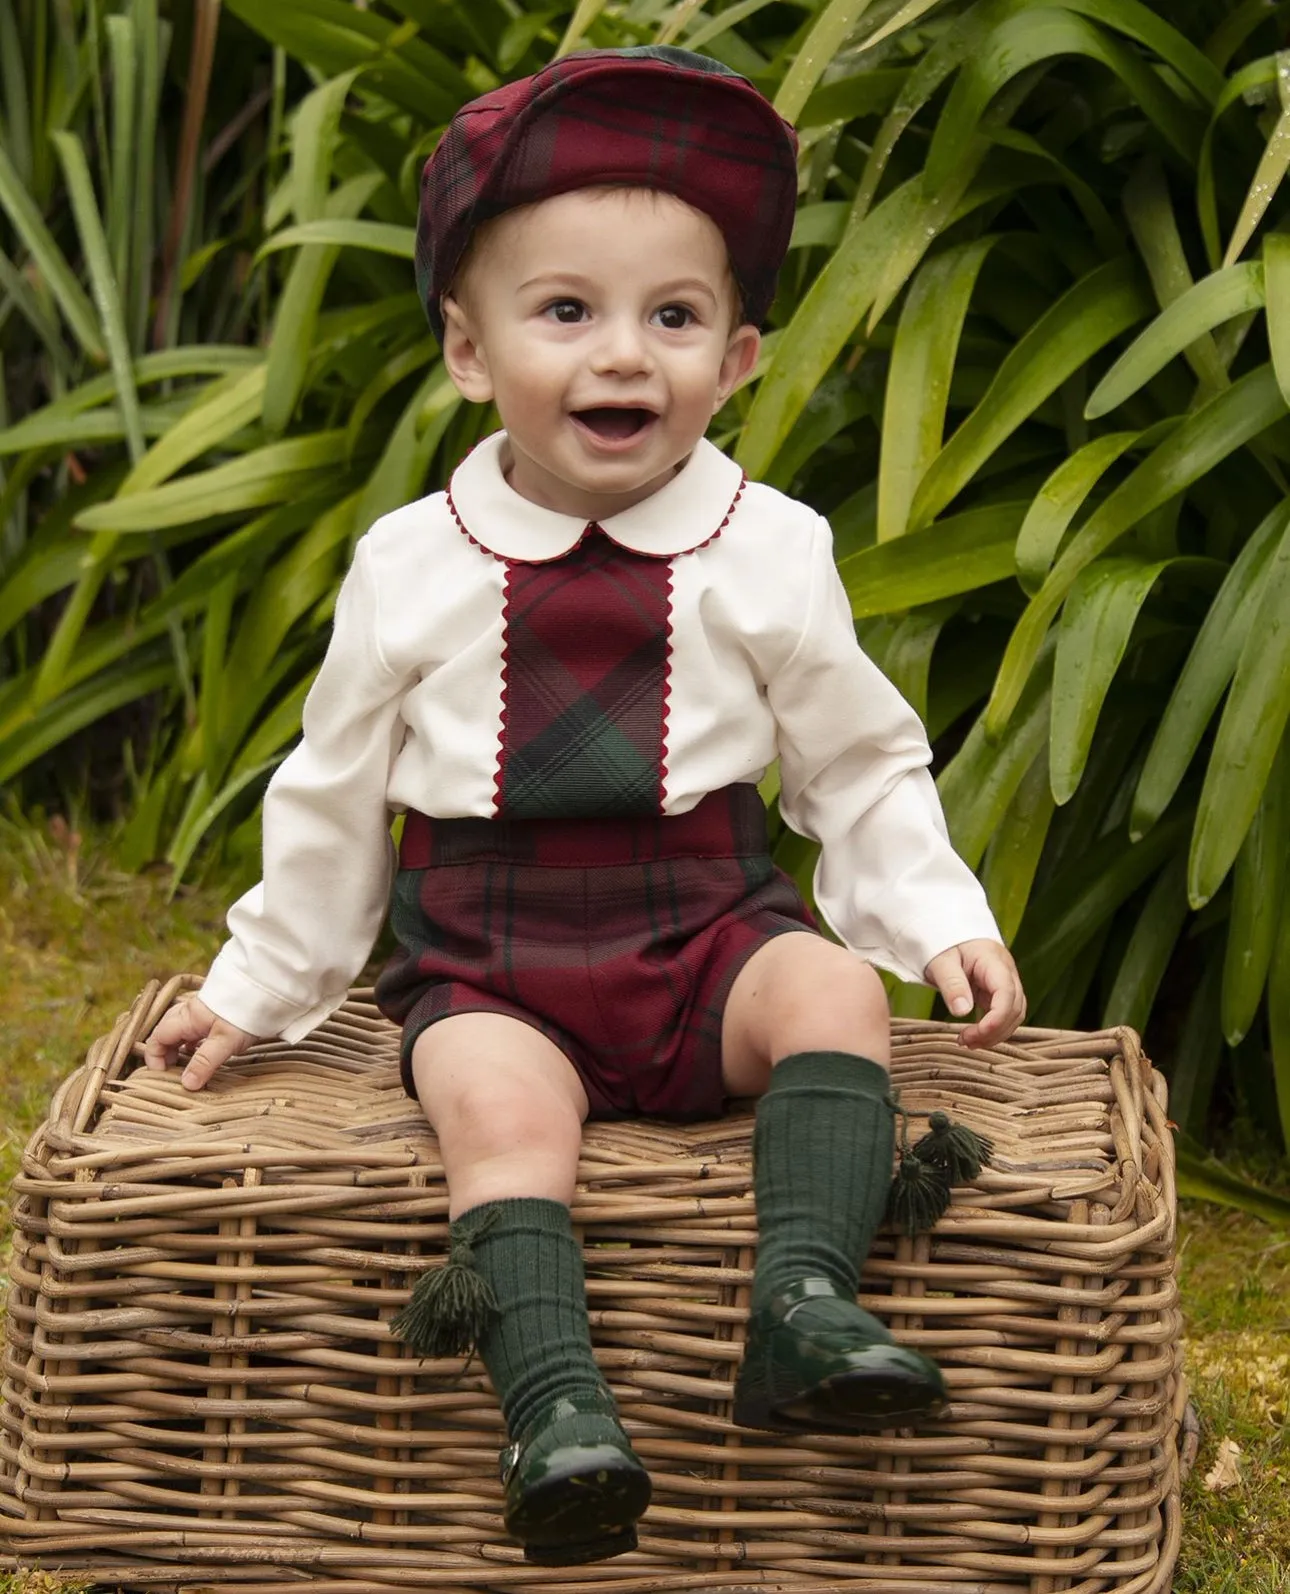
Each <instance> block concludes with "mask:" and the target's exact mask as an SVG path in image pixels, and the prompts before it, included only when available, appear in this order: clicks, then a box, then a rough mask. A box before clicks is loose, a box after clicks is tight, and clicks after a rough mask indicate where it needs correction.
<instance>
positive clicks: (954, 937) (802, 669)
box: [767, 520, 1024, 1044]
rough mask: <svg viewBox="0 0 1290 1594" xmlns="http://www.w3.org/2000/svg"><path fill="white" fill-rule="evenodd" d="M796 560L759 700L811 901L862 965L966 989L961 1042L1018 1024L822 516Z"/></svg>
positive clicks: (985, 925)
mask: <svg viewBox="0 0 1290 1594" xmlns="http://www.w3.org/2000/svg"><path fill="white" fill-rule="evenodd" d="M805 557H806V558H808V559H809V560H810V563H811V589H810V594H809V597H808V598H807V599H806V601H805V605H804V611H803V614H802V618H801V622H800V632H799V640H798V643H797V646H796V648H795V649H794V651H793V653H792V654H791V656H790V657H789V658H788V659H787V660H786V661H785V663H784V664H783V665H782V666H780V667H779V668H778V669H777V670H776V671H775V672H774V674H773V675H772V677H771V679H769V680H768V682H767V697H768V700H769V702H770V706H771V708H772V711H773V712H774V714H775V718H776V721H777V724H778V742H779V753H780V777H781V792H780V811H781V813H782V814H783V817H784V819H785V821H786V822H787V823H788V824H789V825H790V826H791V827H792V828H793V829H794V830H796V831H797V832H798V833H799V834H800V835H804V836H807V837H810V838H811V839H813V840H816V841H818V842H819V843H820V844H821V854H820V861H819V864H818V866H817V868H816V875H815V898H816V904H817V906H818V908H819V910H820V913H821V915H822V917H823V918H824V920H825V922H826V923H827V924H828V925H829V927H830V928H831V929H832V930H834V932H835V933H836V934H837V935H838V937H839V939H840V940H842V941H843V942H844V944H845V945H847V946H849V947H851V948H852V949H853V950H854V951H856V952H858V953H859V954H860V955H861V956H862V957H864V958H865V959H867V960H868V961H869V962H871V963H874V964H876V965H877V966H878V967H880V968H885V969H888V970H890V971H891V972H892V973H894V974H895V975H896V976H897V977H898V978H900V979H902V980H906V981H928V982H930V983H935V984H937V985H940V984H941V981H942V979H947V978H948V979H950V980H951V982H952V985H953V989H952V990H951V991H949V992H947V998H948V997H951V996H953V995H954V994H957V995H959V996H965V995H966V996H971V995H974V994H975V995H976V996H977V997H978V998H979V999H980V1000H981V1001H982V1004H983V1005H987V1004H988V1012H987V1015H986V1017H984V1018H983V1019H982V1020H981V1023H980V1024H979V1025H978V1026H976V1027H974V1028H973V1029H970V1030H969V1031H967V1032H965V1033H966V1035H968V1036H969V1037H972V1040H970V1041H969V1044H973V1043H975V1041H976V1039H979V1037H980V1036H981V1034H982V1033H984V1035H986V1036H988V1037H989V1038H991V1039H993V1040H999V1039H1001V1038H1002V1037H1003V1035H1004V1034H1005V1033H1008V1032H1010V1031H1011V1029H1012V1028H1015V1026H1016V1024H1017V1023H1018V1022H1019V1021H1020V1016H1021V1013H1022V1012H1023V1011H1024V1005H1023V1004H1024V998H1023V997H1022V995H1021V987H1020V982H1019V980H1018V979H1017V974H1016V969H1015V966H1014V965H1013V963H1012V958H1011V956H1010V954H1009V953H1008V950H1007V948H1006V947H1005V946H1004V944H1003V938H1002V936H1001V935H1000V934H999V929H998V926H997V925H996V923H995V920H994V916H993V914H992V913H991V912H990V907H989V904H988V903H987V901H986V897H985V892H984V891H983V890H982V888H981V885H980V883H979V882H978V880H977V879H976V876H975V875H974V874H973V873H972V871H971V870H970V869H969V868H968V866H967V864H966V863H964V861H963V859H962V858H960V857H959V855H958V854H957V853H956V852H955V850H954V848H953V846H952V845H951V843H950V839H949V834H948V831H947V827H946V824H945V816H944V813H943V812H942V810H941V805H940V798H939V796H938V794H937V791H936V786H935V783H934V782H933V780H932V777H931V773H930V771H929V769H928V765H929V764H930V763H931V757H932V755H931V748H930V747H929V746H928V742H927V734H926V732H925V731H924V729H923V726H922V723H921V721H920V720H919V718H918V716H917V714H915V713H914V711H913V709H912V708H911V707H910V706H909V704H908V703H907V702H906V701H905V700H904V698H903V697H901V695H900V693H899V692H898V691H897V690H896V688H895V687H894V686H893V685H892V684H891V682H890V681H888V679H887V678H886V676H884V675H883V674H882V672H881V671H880V670H879V669H878V667H877V666H876V665H875V664H874V663H873V662H872V660H870V659H869V658H868V657H867V656H866V655H865V653H864V652H863V651H862V650H861V648H860V646H859V644H858V643H857V641H856V636H855V624H854V621H853V620H852V617H851V605H850V600H849V599H848V597H847V594H846V591H845V589H844V588H843V585H842V582H841V580H840V579H839V577H838V573H837V569H836V566H835V565H834V562H833V552H832V538H831V535H830V533H829V528H828V525H827V523H826V522H825V521H823V520H817V521H816V522H815V525H814V538H813V542H812V543H811V545H810V547H809V550H807V551H805ZM947 949H948V950H947ZM982 949H988V950H982ZM947 960H948V961H947ZM983 1027H984V1028H983Z"/></svg>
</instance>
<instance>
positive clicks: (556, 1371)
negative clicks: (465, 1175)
mask: <svg viewBox="0 0 1290 1594" xmlns="http://www.w3.org/2000/svg"><path fill="white" fill-rule="evenodd" d="M493 1210H496V1211H497V1217H496V1218H493V1219H492V1220H491V1221H490V1222H489V1223H488V1224H487V1225H486V1226H484V1227H482V1228H481V1232H480V1233H479V1235H478V1237H477V1238H476V1239H474V1240H473V1242H472V1245H471V1249H472V1252H473V1263H474V1267H475V1270H476V1272H478V1273H479V1274H480V1275H481V1276H482V1277H483V1278H485V1279H486V1280H487V1281H488V1283H489V1284H491V1285H492V1288H493V1293H494V1295H495V1296H496V1297H497V1304H498V1308H499V1312H498V1316H497V1318H496V1319H495V1321H494V1322H493V1323H492V1325H491V1326H490V1327H489V1328H488V1329H487V1330H486V1332H485V1333H484V1334H483V1335H482V1336H481V1338H480V1341H479V1353H480V1356H481V1357H482V1358H483V1362H484V1366H485V1367H487V1368H488V1375H489V1377H490V1378H491V1379H492V1380H493V1387H494V1388H495V1389H496V1391H497V1396H498V1399H499V1400H500V1401H501V1403H502V1412H503V1415H504V1416H505V1418H506V1427H507V1431H508V1432H509V1433H510V1435H511V1437H512V1438H515V1437H517V1436H518V1435H519V1434H520V1432H521V1431H522V1430H523V1429H524V1428H525V1427H526V1426H527V1425H528V1423H529V1422H531V1421H532V1419H533V1418H534V1417H535V1416H536V1415H537V1414H538V1413H539V1412H540V1411H541V1410H542V1408H543V1407H544V1406H546V1405H548V1404H549V1403H550V1402H551V1401H553V1400H558V1399H559V1398H560V1397H561V1396H564V1395H572V1394H577V1393H583V1392H596V1391H605V1392H606V1393H607V1390H606V1386H605V1381H604V1378H603V1377H602V1375H601V1373H600V1369H599V1368H598V1367H597V1366H596V1364H595V1361H594V1360H593V1359H592V1355H591V1331H590V1328H589V1326H588V1323H587V1284H586V1275H585V1274H584V1272H583V1266H582V1249H581V1247H580V1246H579V1244H578V1242H577V1240H576V1239H575V1237H574V1233H573V1223H572V1220H571V1219H570V1216H569V1209H568V1207H566V1206H565V1205H564V1203H563V1202H561V1201H548V1200H545V1199H543V1198H541V1197H538V1196H517V1197H514V1198H512V1199H508V1200H504V1201H489V1202H486V1203H484V1205H483V1206H479V1207H474V1208H473V1209H472V1210H471V1211H470V1212H469V1213H464V1214H463V1215H462V1218H461V1219H458V1222H462V1221H464V1220H465V1219H467V1218H469V1219H471V1220H472V1222H477V1221H478V1220H479V1219H480V1218H481V1217H483V1216H484V1215H485V1214H486V1213H488V1212H491V1211H493Z"/></svg>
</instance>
